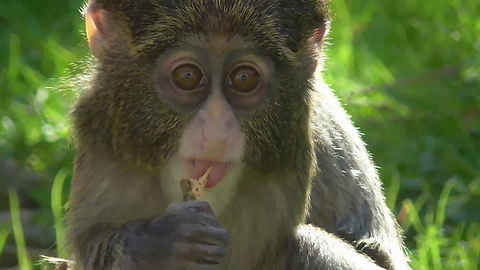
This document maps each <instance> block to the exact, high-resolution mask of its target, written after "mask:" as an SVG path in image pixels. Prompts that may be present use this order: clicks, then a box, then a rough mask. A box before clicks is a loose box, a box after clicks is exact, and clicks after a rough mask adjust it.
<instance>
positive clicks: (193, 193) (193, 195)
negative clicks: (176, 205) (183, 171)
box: [180, 167, 212, 202]
mask: <svg viewBox="0 0 480 270" xmlns="http://www.w3.org/2000/svg"><path fill="white" fill-rule="evenodd" d="M211 170H212V167H209V168H208V170H207V171H206V172H205V173H204V174H203V175H202V176H201V177H200V178H198V179H194V178H184V179H182V180H181V181H180V187H181V188H182V191H183V201H184V202H186V201H194V200H200V199H201V197H202V196H203V189H204V188H205V185H206V184H207V178H208V175H209V174H210V171H211Z"/></svg>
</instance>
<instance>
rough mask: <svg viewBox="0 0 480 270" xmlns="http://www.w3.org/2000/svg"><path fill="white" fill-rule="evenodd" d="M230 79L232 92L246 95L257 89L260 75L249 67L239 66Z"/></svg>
mask: <svg viewBox="0 0 480 270" xmlns="http://www.w3.org/2000/svg"><path fill="white" fill-rule="evenodd" d="M230 79H231V84H232V85H231V86H232V87H233V90H235V91H238V92H244V93H247V92H251V91H253V90H255V89H256V88H257V86H258V84H259V82H260V74H258V72H257V71H256V70H255V69H253V68H251V67H245V66H240V67H237V68H236V69H235V70H234V71H233V72H232V76H231V77H230Z"/></svg>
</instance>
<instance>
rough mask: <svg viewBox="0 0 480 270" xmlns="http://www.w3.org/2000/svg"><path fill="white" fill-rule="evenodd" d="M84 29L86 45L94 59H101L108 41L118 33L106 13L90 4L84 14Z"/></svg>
mask: <svg viewBox="0 0 480 270" xmlns="http://www.w3.org/2000/svg"><path fill="white" fill-rule="evenodd" d="M85 28H86V31H87V39H88V45H89V46H90V50H91V51H92V54H93V55H94V56H95V57H96V58H101V56H102V55H103V53H104V51H105V50H106V49H107V48H108V46H109V43H110V42H109V41H111V40H113V39H114V38H116V37H118V34H119V31H118V29H117V27H116V25H115V23H114V22H113V20H112V18H111V16H109V14H108V12H107V11H105V10H103V9H101V7H100V6H99V5H98V4H97V3H94V2H90V4H89V5H88V7H87V9H86V12H85Z"/></svg>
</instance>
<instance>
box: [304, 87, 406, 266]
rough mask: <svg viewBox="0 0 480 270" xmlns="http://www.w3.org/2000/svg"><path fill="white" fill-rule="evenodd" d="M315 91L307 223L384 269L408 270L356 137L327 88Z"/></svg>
mask: <svg viewBox="0 0 480 270" xmlns="http://www.w3.org/2000/svg"><path fill="white" fill-rule="evenodd" d="M321 90H322V91H320V94H319V96H318V99H317V102H318V104H319V105H318V106H317V108H318V111H317V113H316V116H315V120H314V125H315V134H316V135H315V136H316V137H315V140H316V153H317V166H318V168H319V171H318V174H317V176H316V177H315V179H314V183H313V187H312V192H311V200H310V203H311V209H310V216H309V218H308V221H307V222H308V223H311V224H314V225H316V226H319V227H321V228H324V229H325V230H326V231H327V232H329V233H333V234H335V235H337V236H339V237H341V238H342V239H344V240H346V241H347V242H349V243H351V244H353V245H354V246H355V247H356V248H357V250H361V251H362V252H363V253H365V254H368V255H369V256H370V257H371V258H373V259H374V260H375V261H376V262H377V264H379V265H380V266H382V267H384V268H386V269H389V268H390V267H391V266H393V268H392V269H409V267H408V263H407V257H406V256H405V253H404V251H403V244H402V241H401V238H400V230H399V227H398V224H396V222H395V219H394V217H393V215H392V213H391V211H390V209H389V208H388V207H387V204H386V201H385V197H384V194H383V190H382V183H381V181H380V179H379V178H378V173H377V171H376V170H375V167H374V165H373V163H372V161H371V158H370V156H369V154H368V152H367V150H366V148H365V145H364V143H363V141H362V140H361V137H360V134H359V132H358V130H357V129H356V128H355V127H354V126H353V124H352V122H351V121H350V119H349V118H348V117H347V114H346V113H345V111H344V109H343V108H342V107H341V106H340V103H339V102H338V99H337V98H336V97H334V96H333V94H332V93H331V92H330V91H328V87H327V86H325V87H324V88H321Z"/></svg>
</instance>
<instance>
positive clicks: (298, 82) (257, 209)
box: [67, 0, 408, 270]
mask: <svg viewBox="0 0 480 270" xmlns="http://www.w3.org/2000/svg"><path fill="white" fill-rule="evenodd" d="M95 2H96V3H97V4H99V5H100V6H101V7H102V8H104V9H105V10H106V11H107V12H109V14H113V15H114V16H112V20H113V23H115V24H116V25H117V26H118V27H119V29H120V31H121V33H122V35H120V36H119V37H118V39H117V40H115V42H111V44H110V48H109V49H108V50H107V51H105V53H104V54H103V55H102V56H101V57H100V59H99V60H98V63H96V66H95V69H94V70H93V71H92V72H93V79H92V81H91V84H90V87H89V89H88V90H87V91H86V92H85V93H83V94H82V96H81V97H80V98H79V99H78V102H77V103H76V105H75V107H74V110H73V112H72V116H73V119H74V131H75V134H76V138H77V144H78V156H77V160H76V164H75V175H74V182H73V187H72V191H71V201H70V210H69V214H68V217H67V222H68V229H69V240H70V243H71V244H72V246H73V253H74V255H75V257H76V260H77V263H79V264H80V265H83V266H84V267H86V268H87V269H91V268H94V267H98V268H102V267H105V268H108V267H110V268H112V267H114V266H115V265H117V264H121V263H122V261H124V260H125V255H124V253H123V252H124V250H123V244H124V239H121V238H120V237H119V236H118V234H117V233H116V232H117V231H118V230H119V228H120V227H122V226H123V225H124V224H126V223H128V222H132V221H136V220H145V219H150V218H153V217H156V216H159V215H161V214H162V213H163V211H164V210H165V209H166V208H167V206H168V204H169V203H171V201H170V200H169V199H167V198H168V197H167V196H162V194H164V191H163V190H162V187H161V184H160V182H161V181H162V179H160V175H161V171H162V169H164V167H165V166H166V162H167V161H168V160H169V159H170V158H171V157H172V156H173V155H174V154H175V152H176V151H177V150H178V147H179V146H178V144H179V138H180V137H181V135H182V133H183V130H184V128H185V126H186V125H187V123H188V122H189V120H191V119H192V117H193V116H194V114H195V110H186V111H180V110H178V109H175V108H173V107H170V106H168V104H166V103H165V102H164V101H163V100H162V99H161V98H160V97H159V95H158V93H157V90H156V88H155V84H154V82H153V79H152V75H151V74H152V73H153V70H154V66H155V59H156V58H157V57H158V56H159V55H160V54H161V53H163V52H164V51H165V50H166V49H168V48H169V47H170V46H174V45H175V44H178V43H182V42H184V41H185V40H188V39H191V38H192V37H193V38H194V39H196V40H208V37H209V36H216V37H218V36H222V37H225V38H226V39H227V40H229V39H242V40H244V41H245V43H246V44H252V45H253V48H254V49H256V50H258V51H259V52H260V53H261V54H264V55H267V56H269V57H270V58H271V59H272V61H273V63H274V64H275V72H276V74H275V75H274V76H275V78H276V81H275V83H274V84H273V85H272V88H273V89H275V91H274V94H272V96H271V97H270V100H269V102H268V104H267V105H265V106H263V107H262V108H259V109H257V110H255V111H252V112H250V113H239V114H238V118H239V119H240V123H241V126H242V129H243V132H244V133H245V135H246V139H247V141H246V144H245V145H246V148H245V149H244V158H243V162H244V163H245V165H246V168H245V170H244V172H243V173H242V175H241V176H240V179H242V180H241V181H240V182H239V184H238V186H237V189H236V190H235V191H234V192H232V200H231V201H230V202H229V203H228V204H227V206H226V207H225V209H224V210H223V211H222V212H221V213H219V215H218V218H219V221H220V223H221V224H222V225H223V226H225V227H226V228H227V230H228V232H229V233H230V234H231V237H232V244H231V247H230V251H229V256H228V258H227V261H226V264H225V265H223V266H222V267H223V269H272V266H273V265H276V268H274V269H312V270H313V269H325V270H333V269H337V268H341V267H344V268H345V267H353V266H355V267H356V268H355V269H378V268H376V266H375V265H374V264H373V263H372V262H371V261H370V260H369V259H368V258H367V257H365V256H363V255H361V254H359V253H357V252H355V251H354V249H353V248H352V247H351V246H349V245H347V244H346V243H345V242H343V241H341V240H340V239H339V238H337V237H335V236H333V235H332V234H329V233H333V234H338V235H346V234H348V235H350V234H351V235H353V236H354V237H353V238H352V239H347V240H349V241H351V242H355V243H357V244H358V245H361V243H371V242H373V243H375V245H378V246H379V247H380V248H379V250H382V251H383V252H385V253H386V254H387V256H388V257H389V259H391V261H392V262H393V267H394V269H407V267H408V266H407V260H406V258H405V255H404V253H403V250H402V248H403V246H402V241H401V239H400V238H399V230H398V228H397V225H396V224H395V222H394V220H393V218H392V215H391V213H390V211H389V210H388V208H387V206H386V204H385V198H384V196H383V193H382V190H381V183H380V181H379V179H378V176H377V172H376V171H375V169H374V166H373V164H372V162H371V160H370V157H369V155H368V153H367V151H366V150H365V147H364V145H363V142H362V141H361V139H360V136H359V134H358V132H357V131H356V130H355V128H354V127H353V125H352V124H351V122H350V120H349V119H348V117H347V115H346V113H345V111H344V110H343V109H342V108H341V106H340V104H339V103H338V101H337V99H336V98H335V96H334V95H333V94H332V92H331V90H330V89H329V88H328V87H326V86H325V85H323V84H322V83H321V77H320V75H319V74H318V72H317V73H314V68H312V67H317V69H316V70H317V71H319V70H321V69H322V66H321V64H322V63H321V59H319V58H318V56H317V55H316V54H314V53H313V51H312V49H311V48H312V46H311V44H310V43H309V42H308V38H309V37H310V36H311V35H313V33H314V32H315V31H316V30H317V29H319V28H321V27H324V28H325V27H326V26H327V24H328V21H329V18H328V14H327V11H328V8H327V5H326V3H325V2H324V1H321V0H297V1H291V0H274V1H270V0H258V1H254V0H243V1H234V0H177V1H168V0H164V1H162V0H139V1H132V0H98V1H95ZM317 62H318V63H317ZM317 64H318V66H317ZM315 76H317V78H316V82H317V85H314V84H313V83H312V82H313V81H314V80H313V79H314V77H315ZM307 218H308V220H307ZM305 222H309V223H312V224H314V225H316V226H319V227H313V226H301V225H302V224H304V223H305ZM299 226H300V227H299ZM297 228H299V229H298V230H297ZM320 228H323V229H325V231H324V230H323V229H320ZM343 252H346V253H345V254H347V255H338V254H342V253H343ZM342 256H343V257H342ZM379 264H380V265H382V266H385V267H387V266H388V265H386V264H389V262H388V260H387V262H385V263H379ZM291 267H293V268H291ZM392 269H393V268H392Z"/></svg>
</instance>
